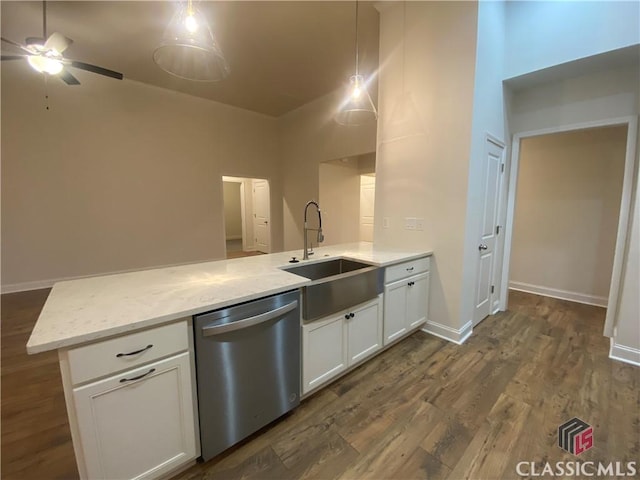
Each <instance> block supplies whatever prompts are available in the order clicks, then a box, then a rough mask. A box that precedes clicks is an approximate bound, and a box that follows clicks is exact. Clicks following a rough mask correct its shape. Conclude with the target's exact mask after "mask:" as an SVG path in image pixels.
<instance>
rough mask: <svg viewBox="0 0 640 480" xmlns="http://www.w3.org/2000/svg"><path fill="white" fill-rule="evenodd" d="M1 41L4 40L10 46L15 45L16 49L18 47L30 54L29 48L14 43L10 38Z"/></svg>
mask: <svg viewBox="0 0 640 480" xmlns="http://www.w3.org/2000/svg"><path fill="white" fill-rule="evenodd" d="M0 39H2V41H3V42H6V43H8V44H9V45H13V46H14V47H18V48H19V49H21V50H24V51H25V52H29V53H31V52H30V51H29V49H28V48H27V47H25V46H24V45H20V44H19V43H18V42H14V41H13V40H9V39H8V38H4V37H0Z"/></svg>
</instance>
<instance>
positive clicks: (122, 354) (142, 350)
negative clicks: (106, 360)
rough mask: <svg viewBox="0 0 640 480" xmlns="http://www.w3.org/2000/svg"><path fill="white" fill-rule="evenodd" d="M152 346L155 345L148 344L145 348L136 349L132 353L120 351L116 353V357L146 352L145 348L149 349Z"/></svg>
mask: <svg viewBox="0 0 640 480" xmlns="http://www.w3.org/2000/svg"><path fill="white" fill-rule="evenodd" d="M151 347H153V345H147V346H146V347H144V348H141V349H140V350H136V351H135V352H130V353H119V354H117V355H116V357H118V358H120V357H128V356H130V355H137V354H139V353H142V352H144V351H145V350H149V349H150V348H151Z"/></svg>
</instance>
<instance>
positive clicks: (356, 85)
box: [334, 0, 378, 127]
mask: <svg viewBox="0 0 640 480" xmlns="http://www.w3.org/2000/svg"><path fill="white" fill-rule="evenodd" d="M355 43H356V45H355V54H356V55H355V56H356V62H355V63H356V69H355V70H356V72H355V75H351V77H350V78H349V86H348V90H347V95H346V96H345V99H344V100H343V101H342V103H341V104H340V106H339V108H338V112H337V113H336V115H335V117H334V118H335V121H336V122H337V123H339V124H340V125H345V126H349V127H353V126H358V125H364V124H366V123H369V122H371V121H372V120H377V119H378V112H377V111H376V107H375V105H374V104H373V100H371V96H370V95H369V91H368V90H367V82H366V81H365V79H364V76H362V75H360V73H359V70H358V0H356V42H355Z"/></svg>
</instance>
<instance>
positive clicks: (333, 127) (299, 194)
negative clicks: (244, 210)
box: [278, 90, 376, 250]
mask: <svg viewBox="0 0 640 480" xmlns="http://www.w3.org/2000/svg"><path fill="white" fill-rule="evenodd" d="M342 93H343V92H342V90H339V91H336V92H333V93H331V94H329V95H326V96H324V97H321V98H319V99H317V100H314V101H313V102H310V103H308V104H306V105H303V106H302V107H300V108H298V109H296V110H294V111H292V112H289V113H287V114H286V115H283V116H282V117H279V118H278V131H279V134H280V145H281V148H282V150H281V155H282V181H283V194H284V198H283V201H284V248H285V250H293V249H296V248H302V223H303V221H302V220H303V213H304V206H305V204H306V203H307V202H308V201H309V200H318V194H319V191H318V188H319V187H318V166H319V164H320V162H326V161H328V160H334V159H340V158H344V157H351V156H355V155H360V154H363V153H367V152H372V151H374V150H375V147H376V123H375V121H374V122H372V123H371V124H369V125H363V126H359V127H344V126H341V125H338V124H337V123H336V122H335V121H334V119H333V118H334V115H335V111H336V108H337V106H338V105H339V103H340V100H341V95H342ZM374 103H375V99H374ZM320 207H321V208H322V205H320Z"/></svg>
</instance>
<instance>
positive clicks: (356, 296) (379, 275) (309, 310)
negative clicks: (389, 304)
mask: <svg viewBox="0 0 640 480" xmlns="http://www.w3.org/2000/svg"><path fill="white" fill-rule="evenodd" d="M283 270H285V271H287V272H289V273H293V274H295V275H300V276H301V277H305V278H308V279H309V280H312V283H311V284H310V285H306V286H304V287H302V289H301V290H302V318H303V319H304V320H306V321H310V320H316V319H319V318H322V317H326V316H327V315H331V314H332V313H336V312H339V311H341V310H345V309H348V308H350V307H353V306H355V305H358V304H360V303H363V302H366V301H367V300H371V299H372V298H375V297H377V296H378V295H379V294H380V293H382V289H383V285H384V270H383V269H382V268H379V267H376V266H374V265H369V264H366V263H361V262H356V261H354V260H347V259H344V258H337V259H332V260H326V261H324V262H316V263H309V264H304V265H296V266H294V267H286V268H284V269H283Z"/></svg>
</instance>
